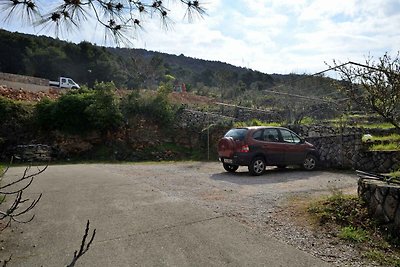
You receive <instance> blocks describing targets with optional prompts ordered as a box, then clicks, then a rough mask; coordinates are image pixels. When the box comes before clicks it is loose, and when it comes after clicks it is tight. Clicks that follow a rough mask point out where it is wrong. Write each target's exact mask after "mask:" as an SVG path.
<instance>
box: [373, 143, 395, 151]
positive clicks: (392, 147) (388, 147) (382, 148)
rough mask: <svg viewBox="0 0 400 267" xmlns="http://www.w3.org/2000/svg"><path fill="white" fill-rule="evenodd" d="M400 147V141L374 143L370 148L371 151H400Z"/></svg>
mask: <svg viewBox="0 0 400 267" xmlns="http://www.w3.org/2000/svg"><path fill="white" fill-rule="evenodd" d="M399 149H400V145H399V143H389V144H374V145H371V147H370V148H369V150H371V151H398V150H399Z"/></svg>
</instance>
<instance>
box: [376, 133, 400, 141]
mask: <svg viewBox="0 0 400 267" xmlns="http://www.w3.org/2000/svg"><path fill="white" fill-rule="evenodd" d="M370 140H371V141H391V142H393V141H400V134H391V135H386V136H372V138H370Z"/></svg>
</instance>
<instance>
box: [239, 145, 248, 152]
mask: <svg viewBox="0 0 400 267" xmlns="http://www.w3.org/2000/svg"><path fill="white" fill-rule="evenodd" d="M249 151H250V149H249V146H248V145H244V146H242V147H241V148H240V150H239V152H242V153H247V152H249Z"/></svg>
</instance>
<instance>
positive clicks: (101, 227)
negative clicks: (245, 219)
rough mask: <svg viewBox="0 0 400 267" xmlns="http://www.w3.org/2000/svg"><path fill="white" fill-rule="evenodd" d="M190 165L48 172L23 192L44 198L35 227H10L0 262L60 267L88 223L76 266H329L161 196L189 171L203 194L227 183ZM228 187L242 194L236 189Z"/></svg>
mask: <svg viewBox="0 0 400 267" xmlns="http://www.w3.org/2000/svg"><path fill="white" fill-rule="evenodd" d="M195 164H197V163H175V164H172V163H171V164H135V165H104V164H79V165H60V166H50V167H49V168H48V170H46V171H45V172H44V173H43V174H41V175H40V176H38V177H37V178H36V179H35V181H34V183H33V184H32V186H31V187H30V188H29V189H28V194H27V196H29V197H30V198H33V197H35V196H37V195H38V194H40V193H43V196H42V199H41V200H40V202H39V204H38V206H37V207H36V208H35V210H34V213H35V215H36V217H35V219H34V221H33V222H31V223H29V224H15V223H14V224H12V227H11V228H8V229H6V230H5V231H3V232H1V233H0V237H1V244H0V245H1V251H0V259H3V260H4V259H6V258H8V257H9V255H10V254H12V260H11V262H10V263H9V265H8V266H65V265H66V264H68V263H69V262H70V261H71V259H72V255H73V252H74V250H77V249H79V245H80V242H81V237H82V235H83V232H84V228H85V224H86V221H87V220H88V219H90V223H91V226H92V227H93V228H96V229H97V235H96V237H95V240H94V242H93V245H92V247H91V248H90V250H89V251H88V253H87V254H85V255H84V256H83V257H82V258H81V259H80V260H79V262H78V263H77V265H76V266H329V264H327V263H325V262H323V261H321V260H319V259H317V258H315V257H313V256H311V255H309V254H307V253H305V252H303V251H300V250H298V249H296V248H294V247H292V246H289V245H287V244H284V243H283V242H280V241H279V240H276V239H274V238H272V237H271V236H269V235H268V234H266V233H264V232H260V230H257V229H252V228H250V227H249V226H246V225H244V224H242V223H240V222H238V221H236V220H234V218H231V217H227V216H224V215H223V214H221V213H218V212H216V211H214V210H213V209H211V208H207V207H205V206H201V205H198V203H196V202H195V201H191V200H189V199H188V198H186V197H179V194H178V193H179V192H178V193H177V194H171V193H169V192H170V190H164V189H163V188H164V186H165V187H167V186H168V179H167V177H174V179H175V178H179V177H184V175H185V174H188V173H189V172H191V174H190V176H188V178H185V179H186V181H190V179H193V181H198V182H199V183H201V184H204V183H207V184H208V185H209V186H210V187H215V186H216V185H217V184H219V185H221V184H224V183H225V184H226V183H229V181H224V180H223V179H219V178H218V179H215V175H216V174H218V175H219V174H220V175H222V176H223V175H225V174H224V172H223V171H222V168H221V166H220V165H219V164H217V163H205V164H204V166H206V167H205V168H204V169H203V168H194V167H193V166H194V165H195ZM199 164H200V163H199ZM23 169H24V168H21V167H16V168H11V169H10V170H9V171H8V173H7V176H6V178H7V179H13V178H16V177H18V175H21V174H22V172H23ZM290 175H293V174H290ZM303 175H304V174H303ZM213 177H214V178H213ZM241 179H248V180H249V179H252V177H248V176H247V175H245V176H243V175H241ZM254 179H261V178H254ZM158 180H159V181H162V183H161V182H160V183H159V184H158V183H157V181H158ZM182 183H184V182H183V181H182ZM164 184H165V185H164ZM169 186H170V184H169ZM178 186H179V185H177V187H178ZM194 186H195V184H194ZM235 186H238V187H240V188H242V189H243V190H245V188H244V187H245V185H243V184H241V183H238V184H236V185H235ZM251 186H258V185H257V184H255V185H251ZM178 188H179V187H178ZM193 189H194V190H196V188H193ZM178 191H179V190H178ZM10 202H11V199H9V200H8V203H10Z"/></svg>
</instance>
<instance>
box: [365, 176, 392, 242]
mask: <svg viewBox="0 0 400 267" xmlns="http://www.w3.org/2000/svg"><path fill="white" fill-rule="evenodd" d="M358 195H359V197H360V198H361V199H362V200H364V201H365V202H366V203H367V206H368V212H369V214H370V215H371V216H372V217H373V218H375V219H376V220H377V221H378V223H379V224H380V225H382V226H384V227H385V228H387V229H388V230H389V231H390V232H391V233H392V234H393V235H395V236H400V185H396V184H387V183H386V182H384V181H378V180H370V179H363V178H360V179H359V181H358Z"/></svg>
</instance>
